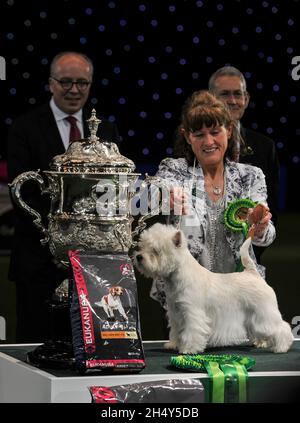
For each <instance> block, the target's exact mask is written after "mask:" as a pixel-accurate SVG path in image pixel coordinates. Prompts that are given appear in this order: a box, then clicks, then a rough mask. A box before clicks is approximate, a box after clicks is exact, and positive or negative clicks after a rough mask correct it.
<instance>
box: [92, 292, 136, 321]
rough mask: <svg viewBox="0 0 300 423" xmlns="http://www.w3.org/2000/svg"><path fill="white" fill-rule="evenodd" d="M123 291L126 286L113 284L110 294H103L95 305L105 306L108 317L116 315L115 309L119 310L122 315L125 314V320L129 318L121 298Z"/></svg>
mask: <svg viewBox="0 0 300 423" xmlns="http://www.w3.org/2000/svg"><path fill="white" fill-rule="evenodd" d="M123 293H124V288H122V287H121V286H112V287H111V288H109V292H108V294H107V295H103V297H102V298H101V301H99V302H96V303H95V305H97V306H99V307H103V309H104V311H105V313H106V314H107V317H114V310H118V311H119V313H120V314H121V316H123V317H124V319H125V320H128V317H127V315H126V313H125V310H124V308H123V305H122V302H121V298H120V296H121V295H123Z"/></svg>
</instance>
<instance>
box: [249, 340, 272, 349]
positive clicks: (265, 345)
mask: <svg viewBox="0 0 300 423" xmlns="http://www.w3.org/2000/svg"><path fill="white" fill-rule="evenodd" d="M253 344H254V346H255V347H256V348H263V349H266V348H269V347H270V342H268V341H267V340H266V339H255V340H254V342H253Z"/></svg>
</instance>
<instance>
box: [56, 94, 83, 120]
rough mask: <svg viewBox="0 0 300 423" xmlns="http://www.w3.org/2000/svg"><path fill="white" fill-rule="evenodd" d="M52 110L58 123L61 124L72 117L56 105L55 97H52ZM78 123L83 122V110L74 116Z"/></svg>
mask: <svg viewBox="0 0 300 423" xmlns="http://www.w3.org/2000/svg"><path fill="white" fill-rule="evenodd" d="M50 108H51V110H52V112H53V114H54V117H55V120H56V122H59V121H61V120H64V119H65V118H66V117H68V116H70V115H68V114H67V113H65V112H63V111H62V110H61V109H60V108H59V107H57V105H56V104H55V102H54V100H53V97H51V100H50ZM72 116H74V117H75V118H76V119H77V121H78V122H80V123H81V122H82V109H80V110H78V112H76V113H74V114H72Z"/></svg>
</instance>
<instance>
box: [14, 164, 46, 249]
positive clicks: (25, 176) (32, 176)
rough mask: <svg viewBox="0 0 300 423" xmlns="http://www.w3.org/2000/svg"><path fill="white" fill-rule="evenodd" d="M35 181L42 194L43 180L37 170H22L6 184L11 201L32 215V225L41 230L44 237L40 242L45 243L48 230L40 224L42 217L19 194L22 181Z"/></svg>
mask: <svg viewBox="0 0 300 423" xmlns="http://www.w3.org/2000/svg"><path fill="white" fill-rule="evenodd" d="M30 180H33V181H36V182H37V183H38V184H39V186H40V189H41V193H42V194H43V193H44V191H45V182H44V180H43V178H42V176H41V175H40V174H39V171H37V172H33V171H30V172H24V173H21V174H20V175H18V176H17V177H16V178H15V179H14V180H13V181H12V183H11V184H8V186H9V188H10V192H11V195H12V199H13V201H14V202H15V203H16V204H17V205H18V206H19V207H20V208H21V209H23V210H25V211H26V212H27V213H29V214H30V215H31V216H33V217H34V220H33V223H34V225H35V226H36V227H37V228H38V229H39V230H40V231H41V232H42V234H43V236H44V238H43V239H41V244H42V245H45V244H47V242H48V241H49V233H48V230H47V229H46V228H45V227H44V225H43V224H42V217H41V215H40V213H39V212H37V211H36V210H34V209H33V208H32V207H30V206H28V204H26V203H25V201H24V200H23V198H22V195H21V187H22V185H23V184H24V182H27V181H30Z"/></svg>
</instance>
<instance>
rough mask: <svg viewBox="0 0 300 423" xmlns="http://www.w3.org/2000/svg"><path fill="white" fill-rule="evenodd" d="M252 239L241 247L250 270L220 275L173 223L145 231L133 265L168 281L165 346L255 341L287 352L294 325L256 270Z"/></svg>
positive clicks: (191, 349) (191, 348) (199, 348)
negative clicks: (192, 249) (205, 263)
mask: <svg viewBox="0 0 300 423" xmlns="http://www.w3.org/2000/svg"><path fill="white" fill-rule="evenodd" d="M250 243H251V238H248V239H247V240H246V241H245V242H244V244H243V245H242V247H241V260H242V263H243V265H244V267H245V270H244V271H243V272H240V273H226V274H221V273H213V272H210V271H209V270H207V269H205V268H204V267H203V266H201V265H200V264H199V263H198V262H197V261H196V259H195V258H194V257H193V256H192V255H191V253H190V252H189V250H188V248H187V243H186V239H185V237H184V235H183V233H182V232H181V231H179V230H177V229H176V228H174V227H173V226H166V225H161V224H159V223H157V224H155V225H153V226H152V227H151V228H150V229H148V230H146V231H144V232H143V233H142V235H141V238H140V242H139V244H138V248H139V249H138V251H136V252H135V253H134V264H135V266H136V268H137V269H138V270H139V271H140V272H141V273H142V274H144V275H145V276H147V277H151V278H155V277H159V278H163V280H164V281H165V291H166V298H167V304H168V317H169V325H170V342H168V343H167V344H166V348H172V349H177V350H178V351H179V352H180V353H181V354H196V353H201V352H203V351H204V350H205V348H206V347H207V346H210V347H216V346H228V345H238V344H241V343H243V342H245V341H247V340H250V342H252V343H254V344H255V345H256V346H257V347H260V348H270V349H271V350H272V351H273V352H276V353H284V352H287V351H288V349H289V348H290V346H291V345H292V342H293V335H292V331H291V328H290V326H289V324H288V323H287V322H285V321H283V320H282V317H281V314H280V312H279V310H278V304H277V299H276V295H275V292H274V291H273V289H272V288H271V287H270V286H269V285H268V284H267V283H266V282H265V281H264V279H263V278H262V277H261V276H260V275H259V273H258V272H257V270H256V267H255V264H254V262H253V260H252V259H251V257H250V255H249V245H250Z"/></svg>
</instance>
